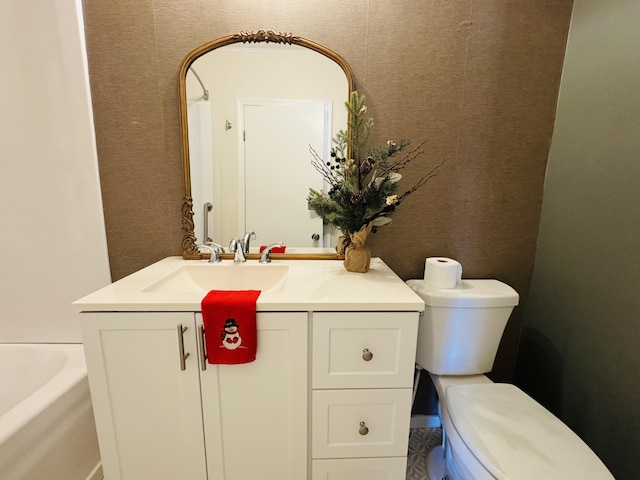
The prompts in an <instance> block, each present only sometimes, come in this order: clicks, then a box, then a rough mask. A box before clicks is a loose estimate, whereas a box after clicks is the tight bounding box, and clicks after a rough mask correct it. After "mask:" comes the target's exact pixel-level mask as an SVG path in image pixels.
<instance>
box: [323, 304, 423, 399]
mask: <svg viewBox="0 0 640 480" xmlns="http://www.w3.org/2000/svg"><path fill="white" fill-rule="evenodd" d="M418 318H419V317H418V312H318V313H314V314H313V376H312V378H313V388H379V387H381V388H397V387H411V386H412V385H413V371H414V365H415V355H416V341H417V335H418Z"/></svg>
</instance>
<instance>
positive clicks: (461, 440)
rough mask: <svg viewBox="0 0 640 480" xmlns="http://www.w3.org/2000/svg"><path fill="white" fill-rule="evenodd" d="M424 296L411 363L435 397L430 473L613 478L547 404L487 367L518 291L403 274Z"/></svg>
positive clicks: (520, 479)
mask: <svg viewBox="0 0 640 480" xmlns="http://www.w3.org/2000/svg"><path fill="white" fill-rule="evenodd" d="M407 284H408V285H409V287H411V288H412V289H413V290H414V291H415V292H416V293H417V294H418V295H420V297H421V298H422V299H423V300H424V302H425V314H424V316H423V318H422V319H421V321H420V325H419V328H418V348H417V355H416V363H417V365H418V367H420V368H422V369H424V370H426V371H427V372H429V375H430V377H431V379H432V381H433V383H434V385H435V388H436V391H437V393H438V400H439V414H440V419H441V422H442V428H443V444H442V446H440V447H437V448H435V449H433V450H432V451H431V453H430V455H429V458H428V472H429V478H430V479H431V480H441V479H443V478H446V479H448V480H460V479H465V480H493V479H501V480H540V479H545V480H555V479H558V480H560V479H562V480H566V479H574V478H575V479H586V478H588V479H590V480H600V479H603V480H604V479H613V476H612V475H611V473H610V472H609V471H608V470H607V468H606V467H605V466H604V464H603V463H602V461H601V460H600V459H599V458H598V457H597V456H596V455H595V453H593V451H592V450H591V449H590V448H589V447H588V446H587V445H586V444H585V443H584V442H583V441H582V440H581V439H580V438H579V437H578V436H577V435H576V434H575V433H574V432H572V431H571V429H569V428H568V427H567V426H566V425H565V424H564V423H562V422H561V421H560V420H559V419H558V418H557V417H555V416H554V415H553V414H552V413H551V412H549V411H548V410H546V409H545V408H544V407H543V406H542V405H540V404H539V403H537V402H536V401H535V400H533V399H532V398H531V397H529V396H528V395H527V394H526V393H524V392H523V391H522V390H520V389H519V388H517V387H516V386H514V385H509V384H500V383H493V382H492V381H491V380H490V379H489V378H487V377H486V376H485V375H484V373H486V372H489V371H491V369H492V368H493V361H494V359H495V355H496V352H497V350H498V345H499V343H500V339H501V337H502V334H503V332H504V328H505V327H506V325H507V321H508V320H509V316H510V315H511V312H512V310H513V307H514V306H515V305H517V304H518V294H517V293H516V292H515V290H513V289H512V288H511V287H509V286H508V285H505V284H504V283H501V282H498V281H496V280H463V281H462V283H461V284H459V285H458V286H456V287H455V288H450V289H438V288H434V287H433V286H430V285H428V284H427V283H426V282H424V281H422V280H409V281H408V282H407Z"/></svg>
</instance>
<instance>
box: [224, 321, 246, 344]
mask: <svg viewBox="0 0 640 480" xmlns="http://www.w3.org/2000/svg"><path fill="white" fill-rule="evenodd" d="M238 328H239V326H238V323H237V322H236V320H235V318H227V319H226V320H225V322H224V329H223V330H222V334H221V335H220V337H221V339H222V346H223V347H224V348H226V349H227V350H235V349H236V348H238V347H239V346H240V345H241V344H242V337H240V334H239V333H238Z"/></svg>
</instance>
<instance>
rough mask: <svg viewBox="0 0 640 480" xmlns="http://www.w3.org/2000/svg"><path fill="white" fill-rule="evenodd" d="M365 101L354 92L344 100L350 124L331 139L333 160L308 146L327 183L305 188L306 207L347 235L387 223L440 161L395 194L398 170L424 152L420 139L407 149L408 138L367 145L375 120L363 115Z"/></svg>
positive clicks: (399, 177) (313, 160)
mask: <svg viewBox="0 0 640 480" xmlns="http://www.w3.org/2000/svg"><path fill="white" fill-rule="evenodd" d="M365 100H366V98H365V96H364V95H363V96H360V95H358V92H357V91H354V92H352V93H351V97H350V98H349V101H348V102H346V103H345V105H346V107H347V110H348V113H349V124H348V127H349V128H348V129H347V131H344V130H341V131H340V132H338V134H337V135H336V137H335V138H334V139H333V143H334V145H335V146H334V148H332V150H331V160H329V161H325V160H323V159H322V158H321V157H320V156H319V155H318V153H317V152H316V151H315V150H314V149H313V148H312V147H309V148H310V151H311V155H312V160H311V163H312V165H313V166H314V167H315V169H316V170H318V172H320V174H321V175H322V176H323V177H324V179H325V180H326V182H327V183H328V185H329V192H328V193H325V192H323V191H320V192H319V191H317V190H314V189H312V188H310V189H309V196H308V197H307V201H308V202H309V207H310V208H311V209H313V210H314V211H315V212H316V213H317V214H318V215H319V216H320V217H321V218H322V219H323V220H324V221H325V222H326V223H329V224H331V225H335V226H336V227H338V228H339V229H340V230H341V231H342V232H343V234H345V236H348V234H354V233H355V232H358V231H359V230H361V229H362V228H364V227H368V228H375V227H380V226H383V225H388V224H390V223H391V218H390V215H391V214H392V213H393V212H394V211H395V209H396V208H397V207H398V206H399V205H400V204H401V203H402V201H403V200H404V199H405V198H407V197H408V196H409V195H410V194H412V193H413V192H415V191H416V190H418V189H419V188H420V187H422V186H423V185H424V184H425V183H427V182H428V181H429V180H430V179H431V178H433V177H434V176H435V175H436V174H437V172H438V169H439V168H440V167H441V166H442V165H443V163H444V160H443V161H442V162H440V163H439V164H437V165H436V166H435V167H433V168H432V169H431V170H429V172H427V173H426V174H425V175H423V176H422V177H421V178H420V179H419V180H418V181H417V182H416V183H415V185H413V186H412V187H411V188H409V189H408V190H406V191H405V192H404V193H402V194H400V195H398V193H397V191H398V181H399V180H400V179H401V178H402V175H401V174H400V173H399V171H400V170H402V169H403V168H405V167H406V166H407V165H408V164H409V163H411V162H412V161H413V160H415V159H416V158H417V157H418V156H420V155H422V154H423V153H424V151H423V150H422V145H423V144H424V142H423V143H421V144H420V145H418V146H417V147H415V148H411V149H410V148H408V147H409V144H410V142H409V141H408V140H403V141H400V142H399V143H395V142H394V141H392V140H389V141H387V144H386V146H384V147H380V146H373V147H370V148H368V149H367V141H368V139H369V135H370V133H371V129H372V128H373V119H372V118H366V115H365V114H366V112H367V106H366V104H365ZM349 132H350V134H349ZM347 156H349V158H347Z"/></svg>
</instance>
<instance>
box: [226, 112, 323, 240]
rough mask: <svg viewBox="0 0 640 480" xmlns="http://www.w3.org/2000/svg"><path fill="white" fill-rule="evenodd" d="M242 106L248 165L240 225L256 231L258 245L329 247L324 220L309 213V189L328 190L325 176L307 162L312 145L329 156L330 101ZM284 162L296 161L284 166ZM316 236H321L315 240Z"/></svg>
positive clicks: (243, 171) (243, 166) (242, 174)
mask: <svg viewBox="0 0 640 480" xmlns="http://www.w3.org/2000/svg"><path fill="white" fill-rule="evenodd" d="M239 104H240V105H239V106H240V107H241V108H239V111H240V112H241V113H240V115H241V124H242V125H243V131H242V132H240V134H239V142H240V143H241V145H239V148H238V151H239V152H242V154H241V156H242V157H243V160H244V161H241V162H240V163H239V169H240V170H239V175H238V180H239V181H238V205H239V207H240V208H239V209H238V215H239V217H238V225H239V226H240V227H241V229H243V230H253V231H255V232H256V234H257V235H258V243H259V244H260V245H267V244H270V243H274V242H279V241H284V242H285V244H288V245H295V246H298V247H328V246H329V241H330V239H329V234H328V232H327V233H326V235H325V234H324V233H323V222H322V219H321V218H320V217H319V216H318V215H316V214H315V212H313V211H312V210H309V208H308V207H307V204H306V201H305V199H306V198H307V195H308V193H309V188H310V187H311V188H314V189H316V190H320V189H323V188H324V186H323V179H322V176H321V175H319V174H318V172H317V171H316V170H315V169H314V168H313V166H312V165H311V162H310V161H309V146H311V147H313V149H314V150H315V151H317V152H324V157H325V158H328V152H329V150H330V148H331V147H330V145H331V124H330V119H331V102H330V101H306V100H299V101H296V100H291V101H287V100H282V101H262V102H260V101H258V102H256V101H247V102H246V103H245V102H244V101H240V102H239ZM282 158H288V159H294V160H293V161H289V162H286V163H284V162H282V160H281V159H282ZM274 186H278V187H277V188H274ZM245 199H246V203H245ZM275 219H280V221H276V220H275ZM282 219H286V221H282ZM318 232H321V233H323V234H322V235H318V236H317V237H315V236H314V233H318ZM314 238H315V240H314Z"/></svg>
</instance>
